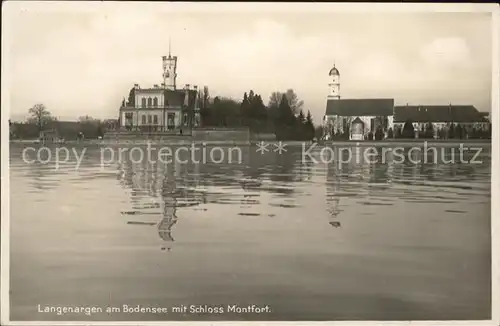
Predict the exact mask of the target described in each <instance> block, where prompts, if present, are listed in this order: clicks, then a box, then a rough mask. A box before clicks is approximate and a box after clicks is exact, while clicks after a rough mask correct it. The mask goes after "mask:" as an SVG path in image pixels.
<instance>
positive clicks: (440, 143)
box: [9, 139, 492, 147]
mask: <svg viewBox="0 0 500 326" xmlns="http://www.w3.org/2000/svg"><path fill="white" fill-rule="evenodd" d="M260 142H261V141H258V140H205V141H202V140H187V139H186V140H179V139H177V140H174V139H172V140H145V139H135V140H128V139H127V140H98V139H89V140H84V141H76V140H74V141H65V142H64V143H50V142H49V143H45V144H43V143H40V142H37V141H36V140H21V139H11V140H10V141H9V144H30V145H40V146H64V145H97V146H102V145H147V144H151V145H166V146H168V145H170V146H191V145H192V144H194V145H195V146H196V145H198V146H203V145H209V146H210V145H211V146H217V145H222V146H231V145H232V146H257V145H258V144H259V143H260ZM263 143H264V144H276V143H280V141H278V140H272V141H270V140H269V141H263ZM281 143H282V144H283V145H285V146H294V147H295V146H302V145H304V144H305V146H308V147H309V146H313V144H316V147H323V146H350V147H353V146H354V147H368V146H374V147H381V146H387V147H395V146H403V147H411V146H418V145H420V146H422V147H423V146H424V145H425V144H427V146H436V147H456V146H460V145H461V144H475V145H479V146H491V145H492V141H491V140H490V139H461V140H458V139H453V140H450V139H447V140H436V139H434V140H430V139H394V140H379V141H373V140H363V141H356V140H342V141H322V142H317V143H313V142H311V141H290V140H288V141H287V140H285V141H281Z"/></svg>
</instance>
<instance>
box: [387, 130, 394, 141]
mask: <svg viewBox="0 0 500 326" xmlns="http://www.w3.org/2000/svg"><path fill="white" fill-rule="evenodd" d="M387 138H388V139H393V138H394V132H393V131H392V128H389V130H387Z"/></svg>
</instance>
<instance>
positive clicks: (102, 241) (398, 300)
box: [10, 145, 491, 320]
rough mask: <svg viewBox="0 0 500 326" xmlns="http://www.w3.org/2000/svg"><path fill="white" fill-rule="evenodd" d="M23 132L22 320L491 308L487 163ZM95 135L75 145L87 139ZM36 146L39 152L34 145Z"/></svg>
mask: <svg viewBox="0 0 500 326" xmlns="http://www.w3.org/2000/svg"><path fill="white" fill-rule="evenodd" d="M22 150H23V147H22V145H11V157H10V164H11V165H10V168H11V169H10V173H11V181H10V188H11V190H10V191H11V199H10V200H11V206H10V207H11V283H10V284H11V285H10V287H11V288H10V290H11V301H10V304H11V306H10V312H11V319H12V320H345V319H357V320H363V319H365V320H401V319H403V320H407V319H413V320H418V319H424V320H425V319H427V320H429V319H434V320H436V319H489V318H491V317H490V310H491V301H490V297H491V293H490V279H491V275H490V274H491V262H490V255H491V245H490V244H491V232H490V167H491V164H490V150H489V149H488V148H486V149H485V150H483V152H482V154H481V156H480V157H479V158H478V159H481V160H482V161H483V163H482V164H461V163H456V164H444V163H437V164H436V163H428V164H412V163H399V164H394V163H393V162H390V160H389V161H388V162H386V163H373V164H370V163H368V162H365V161H364V160H363V159H362V160H361V161H359V162H352V163H349V164H344V165H343V166H341V167H338V165H336V164H334V163H331V164H324V163H313V162H302V161H301V149H300V148H296V149H293V148H288V151H287V152H286V153H283V154H281V155H279V154H277V153H273V152H272V151H271V152H268V153H265V154H264V155H261V154H260V153H256V152H255V148H251V147H248V148H243V149H242V152H243V163H241V164H238V163H224V164H215V163H210V162H209V163H206V164H195V163H187V164H163V163H161V162H160V163H159V162H156V163H149V162H148V161H147V160H144V161H143V162H142V163H134V162H132V160H130V159H123V160H122V161H121V162H118V161H116V162H113V163H110V164H106V165H105V166H104V167H101V163H100V152H99V149H98V148H97V147H89V148H87V150H86V153H85V156H84V159H83V161H82V164H81V166H80V168H79V169H77V170H75V159H74V158H73V160H72V161H71V162H67V163H62V164H61V166H60V167H59V168H58V169H57V170H56V169H55V166H54V163H49V164H42V163H33V164H27V163H24V162H23V160H22V155H21V153H22ZM81 150H82V148H78V151H79V152H81ZM34 157H35V156H34V155H33V154H31V156H30V158H34ZM123 304H126V305H129V306H136V305H141V306H143V307H166V308H171V307H173V306H179V305H186V306H188V307H189V306H190V305H208V306H211V307H218V306H220V307H224V309H226V307H227V305H228V304H237V305H240V306H248V305H251V304H255V305H258V306H265V305H268V306H269V307H270V309H271V312H269V313H262V314H255V313H248V314H237V313H224V314H217V313H190V312H189V309H188V311H187V312H186V313H169V314H153V313H132V314H131V313H123V312H115V313H112V314H108V313H105V312H103V313H96V314H92V315H91V316H87V315H85V314H75V313H73V314H71V313H70V314H66V315H57V314H55V313H41V312H39V311H38V310H39V308H38V305H40V306H41V307H42V309H43V307H47V306H49V307H50V306H82V305H84V306H93V307H101V308H102V309H105V308H106V307H108V306H114V307H121V306H122V305H123Z"/></svg>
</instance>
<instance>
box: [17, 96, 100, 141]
mask: <svg viewBox="0 0 500 326" xmlns="http://www.w3.org/2000/svg"><path fill="white" fill-rule="evenodd" d="M105 129H106V128H105V125H104V123H103V122H102V121H100V120H98V119H94V118H92V117H89V116H83V117H80V118H79V119H78V121H58V120H57V119H56V118H55V117H54V116H52V114H51V113H50V112H49V111H48V110H47V108H46V107H45V106H44V105H43V104H36V105H34V106H33V107H32V108H30V109H29V117H28V119H27V120H26V121H24V122H11V121H10V120H9V135H10V138H11V139H36V138H38V137H39V136H40V132H41V131H54V132H55V133H56V134H57V135H58V137H59V138H64V139H78V138H81V137H85V138H98V137H102V136H103V135H104V132H105Z"/></svg>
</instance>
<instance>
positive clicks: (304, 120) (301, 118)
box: [297, 110, 306, 125]
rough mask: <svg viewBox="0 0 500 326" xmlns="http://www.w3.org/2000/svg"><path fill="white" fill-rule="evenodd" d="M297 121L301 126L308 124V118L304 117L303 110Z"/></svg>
mask: <svg viewBox="0 0 500 326" xmlns="http://www.w3.org/2000/svg"><path fill="white" fill-rule="evenodd" d="M297 121H298V122H299V123H300V124H301V125H304V124H305V123H306V116H305V115H304V111H302V110H300V111H299V115H298V116H297Z"/></svg>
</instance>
